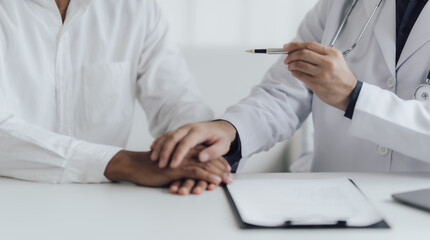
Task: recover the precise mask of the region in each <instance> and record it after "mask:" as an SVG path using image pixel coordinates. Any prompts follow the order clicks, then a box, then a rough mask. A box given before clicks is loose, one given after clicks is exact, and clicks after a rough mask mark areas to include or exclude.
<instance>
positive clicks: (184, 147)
mask: <svg viewBox="0 0 430 240" xmlns="http://www.w3.org/2000/svg"><path fill="white" fill-rule="evenodd" d="M208 138H209V136H207V133H206V132H205V131H200V130H191V131H190V132H189V133H188V134H187V136H185V137H184V138H182V140H181V141H180V142H179V144H178V146H177V147H176V149H175V153H174V154H173V156H172V162H171V163H170V167H172V168H176V167H178V166H179V165H180V164H181V162H182V161H183V159H184V157H185V156H186V155H187V154H188V152H189V151H190V149H191V148H193V147H195V146H197V145H199V144H201V143H204V142H206V141H207V140H208Z"/></svg>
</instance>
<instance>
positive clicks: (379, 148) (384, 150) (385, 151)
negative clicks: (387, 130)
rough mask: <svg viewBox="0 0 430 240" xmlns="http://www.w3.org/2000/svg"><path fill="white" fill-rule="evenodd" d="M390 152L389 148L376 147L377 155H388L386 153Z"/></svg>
mask: <svg viewBox="0 0 430 240" xmlns="http://www.w3.org/2000/svg"><path fill="white" fill-rule="evenodd" d="M389 151H390V149H389V148H387V147H384V146H378V153H379V154H380V155H382V156H385V155H387V154H388V152H389Z"/></svg>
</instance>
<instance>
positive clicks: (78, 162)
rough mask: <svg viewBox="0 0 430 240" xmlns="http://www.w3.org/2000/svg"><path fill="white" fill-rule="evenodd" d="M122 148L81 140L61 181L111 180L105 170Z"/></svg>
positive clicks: (88, 181) (87, 181) (91, 181)
mask: <svg viewBox="0 0 430 240" xmlns="http://www.w3.org/2000/svg"><path fill="white" fill-rule="evenodd" d="M121 150H122V148H119V147H113V146H107V145H101V144H94V143H88V142H81V143H79V144H78V145H76V146H75V148H74V149H73V154H72V156H71V158H70V159H69V160H68V161H67V164H66V166H65V167H64V173H63V177H62V178H61V183H70V182H74V183H100V182H109V180H108V179H107V178H106V177H105V176H104V172H105V169H106V166H107V164H108V163H109V161H110V160H111V159H112V158H113V156H115V155H116V154H117V153H118V152H119V151H121Z"/></svg>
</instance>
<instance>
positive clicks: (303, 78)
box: [291, 71, 312, 89]
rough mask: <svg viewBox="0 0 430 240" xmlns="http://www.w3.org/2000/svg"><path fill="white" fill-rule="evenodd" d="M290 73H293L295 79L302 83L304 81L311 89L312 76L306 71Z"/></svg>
mask: <svg viewBox="0 0 430 240" xmlns="http://www.w3.org/2000/svg"><path fill="white" fill-rule="evenodd" d="M291 74H293V76H294V77H295V78H297V79H299V80H300V81H302V82H303V83H305V84H306V85H307V86H308V87H309V88H311V89H312V86H311V85H312V84H311V83H312V76H311V75H309V74H307V73H303V72H300V71H291Z"/></svg>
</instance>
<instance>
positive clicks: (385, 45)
mask: <svg viewBox="0 0 430 240" xmlns="http://www.w3.org/2000/svg"><path fill="white" fill-rule="evenodd" d="M362 2H363V3H364V5H365V8H366V13H367V16H365V18H366V19H367V18H368V17H369V16H370V14H371V13H372V11H373V9H374V8H375V6H376V4H377V3H378V0H367V1H362ZM373 21H374V28H373V32H374V34H375V37H376V39H377V41H378V44H379V47H380V49H381V51H382V54H383V56H384V59H385V62H386V64H387V66H388V68H389V70H390V73H391V74H392V75H393V76H395V67H396V1H392V0H384V1H383V2H382V4H381V6H380V7H379V9H378V12H376V15H375V18H374V19H373ZM371 26H372V25H370V26H369V27H371ZM369 30H370V29H369Z"/></svg>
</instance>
